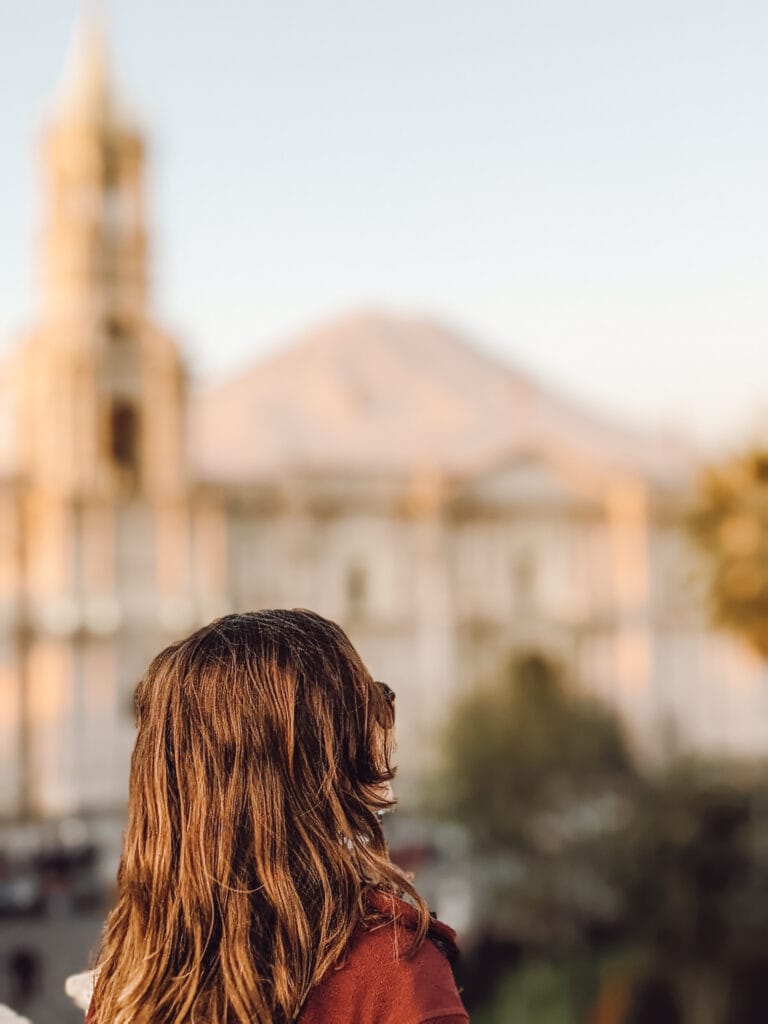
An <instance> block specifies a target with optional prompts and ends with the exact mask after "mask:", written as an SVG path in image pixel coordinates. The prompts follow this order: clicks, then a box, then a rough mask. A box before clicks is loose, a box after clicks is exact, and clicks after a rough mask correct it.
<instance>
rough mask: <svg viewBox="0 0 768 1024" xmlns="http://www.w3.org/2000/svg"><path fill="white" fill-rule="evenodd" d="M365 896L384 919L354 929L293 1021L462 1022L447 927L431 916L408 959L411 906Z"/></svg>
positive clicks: (321, 1023) (349, 1023)
mask: <svg viewBox="0 0 768 1024" xmlns="http://www.w3.org/2000/svg"><path fill="white" fill-rule="evenodd" d="M369 900H370V902H371V903H372V904H373V906H374V908H375V909H376V910H377V911H378V912H379V913H381V914H382V915H383V916H384V917H385V918H387V920H385V922H384V924H382V925H379V926H377V927H375V928H373V929H371V930H366V929H364V928H362V927H359V928H358V929H357V931H356V932H355V934H354V935H353V937H352V941H351V943H350V945H349V949H348V952H347V956H346V958H345V960H344V962H343V963H342V964H341V965H340V966H339V967H337V968H336V969H335V970H333V971H330V972H329V973H328V974H327V975H326V976H325V977H324V978H323V980H322V981H321V982H320V983H319V984H318V985H316V986H315V987H314V988H313V989H312V991H311V992H310V994H309V998H308V999H307V1002H306V1003H305V1005H304V1009H303V1010H302V1012H301V1015H300V1016H299V1020H298V1024H467V1021H468V1020H469V1017H468V1016H467V1011H466V1010H465V1009H464V1006H463V1004H462V1002H461V999H460V998H459V993H458V991H457V990H456V983H455V982H454V980H453V972H452V970H451V965H450V962H449V958H450V959H453V958H454V956H455V955H456V954H457V953H458V950H457V948H456V933H455V932H454V931H453V929H452V928H449V927H448V925H446V924H443V923H442V921H434V920H433V921H432V923H431V924H430V928H429V938H428V939H427V940H426V941H425V942H424V945H423V946H422V947H421V949H420V950H419V952H418V953H417V954H416V955H415V956H414V957H413V958H408V957H407V952H408V949H409V946H410V944H411V942H412V940H413V929H414V928H415V926H416V923H417V920H418V915H417V913H416V911H415V910H414V908H413V907H411V906H410V905H409V904H408V903H405V902H404V901H403V900H398V899H396V898H394V897H392V896H388V895H385V894H383V893H378V892H374V893H371V894H370V896H369ZM443 950H444V951H443Z"/></svg>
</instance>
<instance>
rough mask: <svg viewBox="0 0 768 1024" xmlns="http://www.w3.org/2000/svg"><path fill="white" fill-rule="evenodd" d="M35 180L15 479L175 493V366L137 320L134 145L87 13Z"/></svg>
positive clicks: (92, 489)
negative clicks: (37, 302) (28, 330)
mask: <svg viewBox="0 0 768 1024" xmlns="http://www.w3.org/2000/svg"><path fill="white" fill-rule="evenodd" d="M43 175H44V204H45V205H44V220H43V232H42V253H41V255H42V275H41V277H42V280H41V291H42V294H41V299H42V309H41V321H40V324H39V326H38V328H37V329H36V330H35V332H34V333H33V335H32V336H31V337H30V338H29V340H28V342H27V345H26V346H25V352H24V357H23V363H24V365H23V368H22V371H21V385H22V391H23V394H22V401H21V420H22V422H21V431H20V438H21V444H22V452H21V456H22V463H23V470H24V472H25V475H26V476H27V479H28V481H29V482H30V483H32V484H34V485H36V486H40V487H42V488H43V489H44V490H46V491H50V490H53V491H55V492H57V493H59V494H61V495H65V494H66V495H69V496H76V495H78V496H84V495H91V496H93V495H95V494H99V495H101V496H105V497H106V496H113V497H115V498H119V497H125V496H128V495H131V494H137V493H139V494H146V495H152V496H153V497H160V496H162V495H165V496H168V495H170V494H173V493H174V492H178V491H179V490H180V488H181V487H182V483H183V473H182V464H183V457H182V456H183V452H182V445H183V436H182V433H183V432H182V418H183V391H184V374H183V370H182V366H181V363H180V360H179V356H178V353H177V350H176V347H175V345H174V344H173V342H172V341H171V340H170V339H169V338H167V337H166V336H165V335H163V334H162V333H161V332H159V331H158V330H156V329H155V328H154V326H153V325H152V323H151V321H150V319H149V314H148V287H147V282H148V267H147V228H146V202H145V187H144V141H143V139H142V136H141V134H140V133H139V131H138V129H137V126H136V124H135V123H134V122H133V120H132V118H131V117H130V116H129V114H128V113H127V111H126V109H125V108H124V107H123V105H122V104H121V102H120V99H119V98H118V96H117V94H116V90H115V88H114V85H113V82H112V81H111V76H110V72H109V67H108V61H107V53H106V45H105V40H104V31H103V28H102V26H101V24H100V22H99V21H98V20H97V19H95V18H93V17H92V18H91V19H89V20H86V21H84V22H83V24H82V25H81V26H80V27H79V29H78V32H77V35H76V38H75V41H74V46H73V48H72V52H71V54H70V59H69V64H68V67H67V69H66V73H65V77H64V81H63V85H62V89H61V92H60V95H59V97H58V102H57V103H56V106H55V109H54V113H53V117H52V119H51V122H50V124H49V126H48V129H47V132H46V135H45V140H44V147H43Z"/></svg>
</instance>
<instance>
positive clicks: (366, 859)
mask: <svg viewBox="0 0 768 1024" xmlns="http://www.w3.org/2000/svg"><path fill="white" fill-rule="evenodd" d="M135 709H136V719H137V726H138V735H137V737H136V744H135V748H134V752H133V756H132V759H131V774H130V795H129V819H128V827H127V830H126V833H125V840H124V850H123V857H122V860H121V863H120V868H119V871H118V902H117V905H116V906H115V908H114V910H113V911H112V913H111V915H110V917H109V918H108V921H107V924H106V926H105V932H104V938H103V942H102V948H101V951H100V954H99V957H98V961H97V966H98V967H99V968H100V972H99V977H98V981H97V985H96V991H95V997H94V1005H95V1007H96V1008H97V1013H98V1015H99V1018H100V1019H101V1020H109V1021H111V1022H114V1024H121V1022H122V1021H124V1020H125V1021H128V1020H131V1021H133V1022H136V1024H138V1022H140V1021H144V1020H147V1021H149V1020H151V1021H153V1024H162V1022H164V1021H171V1020H173V1021H179V1022H181V1021H183V1020H187V1019H189V1020H193V1019H194V1020H200V1021H205V1022H206V1024H214V1022H222V1024H223V1022H224V1021H225V1020H227V1021H233V1020H243V1021H246V1020H248V1021H258V1022H273V1021H275V1022H277V1021H289V1020H292V1019H293V1018H294V1017H295V1016H296V1014H297V1013H298V1011H299V1009H300V1006H301V1003H302V1002H303V1001H304V999H305V998H306V995H307V992H308V991H309V988H310V987H311V986H312V985H313V984H315V983H316V982H317V980H319V978H320V977H321V976H322V974H323V973H324V972H325V971H326V970H327V969H328V968H329V967H330V966H331V965H332V964H333V963H334V962H335V961H336V960H337V959H338V958H339V956H340V955H341V954H342V952H343V950H344V947H345V945H346V943H347V941H348V939H349V937H350V934H351V932H352V930H353V929H354V927H355V925H356V923H357V922H358V920H359V919H360V917H361V916H364V915H365V905H364V893H365V889H366V888H367V887H371V886H374V885H382V884H384V885H386V886H388V887H389V888H391V889H394V890H395V891H401V890H405V891H406V892H408V893H409V894H410V895H411V896H412V897H414V898H416V899H417V900H418V897H417V896H416V894H415V892H414V891H413V889H412V888H411V886H410V885H409V883H408V882H407V880H406V879H405V878H404V876H403V875H402V874H401V873H400V872H399V870H398V869H397V868H396V867H395V866H394V865H393V864H392V863H391V862H390V860H389V857H388V854H387V849H386V844H385V842H384V838H383V835H382V832H381V828H380V825H379V821H378V817H377V813H376V812H377V811H379V810H382V809H384V808H386V807H388V806H391V803H392V801H391V799H390V798H389V794H388V793H387V790H386V787H387V783H388V781H389V780H390V779H391V778H392V775H393V769H392V767H391V764H390V752H391V743H392V729H393V724H394V702H393V695H392V692H391V691H390V690H389V689H388V687H386V686H384V685H383V684H382V683H378V682H376V681H374V680H373V679H372V678H371V675H370V674H369V672H368V671H367V669H366V668H365V666H364V665H363V663H362V661H361V660H360V657H359V656H358V654H357V652H356V651H355V649H354V647H353V646H352V644H351V643H350V641H349V639H348V638H347V636H346V635H345V633H344V632H343V630H341V629H340V628H339V626H337V625H336V624H335V623H332V622H329V621H328V620H327V619H324V618H322V617H321V616H319V615H316V614H314V613H313V612H309V611H302V610H293V611H288V610H275V611H261V612H252V613H248V614H243V615H227V616H224V617H223V618H221V619H217V620H216V621H214V622H212V623H211V624H210V625H208V626H205V627H203V628H202V629H199V630H198V631H197V632H195V633H193V634H192V635H191V636H189V637H187V638H186V639H184V640H181V641H179V642H177V643H174V644H172V645H171V646H170V647H168V648H166V649H165V650H164V651H162V652H161V653H160V654H158V655H157V657H156V658H155V659H154V660H153V661H152V663H151V664H150V666H149V668H148V670H147V672H146V674H145V676H144V677H143V679H142V680H141V681H140V683H139V684H138V687H137V689H136V695H135ZM421 907H422V911H424V914H425V916H426V912H425V910H424V908H423V904H422V905H421Z"/></svg>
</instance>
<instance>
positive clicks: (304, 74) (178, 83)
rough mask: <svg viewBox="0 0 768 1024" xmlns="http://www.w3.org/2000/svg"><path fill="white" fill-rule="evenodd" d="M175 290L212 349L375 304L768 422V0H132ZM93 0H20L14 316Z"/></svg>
mask: <svg viewBox="0 0 768 1024" xmlns="http://www.w3.org/2000/svg"><path fill="white" fill-rule="evenodd" d="M107 7H108V15H109V23H110V35H111V43H112V50H113V53H114V57H115V65H116V74H117V77H118V80H119V82H120V83H121V85H122V91H123V93H124V94H125V95H126V96H127V98H128V99H129V100H130V101H131V104H132V106H133V108H134V109H135V110H136V111H137V112H138V113H139V114H140V116H141V118H142V120H143V121H144V123H145V124H146V126H147V130H148V133H149V137H150V140H151V144H152V150H151V157H152V164H151V174H152V193H151V196H152V208H153V218H154V225H155V239H154V266H155V271H156V273H155V284H156V294H155V300H156V301H155V304H156V309H157V312H158V314H159V316H160V317H161V318H162V320H163V321H164V322H165V323H166V324H167V325H168V326H170V327H171V328H172V329H174V330H176V331H178V332H179V333H180V335H181V337H182V339H183V342H184V345H185V347H186V350H187V352H188V353H189V354H190V356H191V359H192V364H193V367H194V368H195V369H196V371H197V372H198V373H218V372H222V371H227V370H229V369H232V368H233V367H236V366H237V365H239V364H242V363H246V362H248V361H249V360H252V359H254V358H256V357H257V356H258V355H259V354H261V353H263V352H265V351H267V350H270V349H273V348H274V347H275V346H276V345H279V343H280V342H281V340H283V339H285V338H286V337H288V336H290V335H291V334H292V333H293V332H295V331H296V330H297V329H301V328H303V327H308V326H311V325H312V324H313V323H315V322H317V321H318V320H320V319H325V318H327V317H328V316H332V315H335V314H338V313H340V312H343V311H345V310H349V309H351V308H359V307H361V306H376V307H383V308H391V309H393V310H396V311H405V312H409V311H414V312H417V313H420V314H423V313H427V314H433V315H436V316H438V317H440V318H442V319H445V320H447V321H450V322H452V323H454V324H455V325H457V326H459V327H461V328H464V329H466V330H467V331H468V332H469V333H471V334H472V335H473V336H474V337H475V338H477V339H478V340H479V341H480V342H481V343H483V344H484V345H486V346H487V347H488V348H491V349H494V350H495V351H498V352H502V353H503V354H505V355H506V356H507V358H508V359H509V360H511V361H513V362H515V363H517V364H518V365H521V366H523V367H526V368H528V369H530V370H532V371H533V372H534V373H536V374H538V375H540V376H542V377H544V378H546V379H548V380H550V381H551V382H552V384H554V385H556V386H559V387H560V388H562V389H563V390H565V391H566V392H568V393H570V394H572V395H576V396H579V397H581V398H583V399H585V400H587V401H588V402H590V403H593V404H595V405H597V406H599V407H601V408H603V409H605V410H608V411H618V412H620V413H623V414H624V416H625V417H628V418H634V419H640V420H643V421H647V422H654V423H659V422H664V423H666V424H679V425H681V426H683V427H684V428H686V429H688V430H691V431H693V432H695V433H696V434H697V435H698V436H699V437H700V438H702V439H704V440H706V441H712V440H713V439H718V438H722V439H734V438H738V437H739V436H747V432H748V431H750V430H752V431H754V429H755V428H754V424H755V422H757V421H758V420H759V419H760V418H762V421H763V422H764V424H765V434H766V436H767V437H768V412H767V411H766V410H768V198H767V195H768V123H767V122H768V117H767V114H766V111H767V110H768V59H767V54H768V4H766V3H765V2H764V0H754V2H746V0H730V2H728V3H725V2H724V0H719V2H717V3H715V2H711V0H690V2H688V0H664V2H657V0H644V2H643V3H638V2H636V0H632V2H628V0H528V2H525V3H522V2H518V0H385V2H382V0H348V2H339V0H322V2H320V0H291V2H290V3H287V2H275V0H269V2H267V0H219V2H217V3H213V2H208V0H161V2H160V0H112V2H111V3H109V4H107ZM77 10H78V4H77V3H76V2H75V0H24V2H23V3H22V2H11V0H7V2H5V3H3V4H2V5H0V134H1V137H2V160H0V339H2V341H3V342H5V343H7V344H10V343H11V340H12V339H13V337H14V335H15V334H16V333H17V331H18V329H19V328H20V327H21V326H23V325H24V324H25V323H26V322H27V321H28V320H29V319H30V316H31V314H32V312H33V309H34V290H33V283H34V274H33V256H34V237H35V231H36V228H37V213H38V208H39V206H38V193H37V189H38V185H39V181H38V177H37V168H36V163H35V157H34V146H35V143H36V139H37V137H38V134H39V126H40V124H41V120H42V117H43V114H44V112H45V110H46V109H47V107H48V106H49V105H50V99H51V97H52V95H53V93H54V91H55V88H56V85H57V81H58V79H59V77H60V73H61V68H62V65H63V61H64V57H65V54H66V50H67V47H68V44H69V37H70V34H71V30H72V26H73V24H74V21H75V18H76V14H77Z"/></svg>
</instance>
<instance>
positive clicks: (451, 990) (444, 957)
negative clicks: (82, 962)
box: [86, 892, 469, 1024]
mask: <svg viewBox="0 0 768 1024" xmlns="http://www.w3.org/2000/svg"><path fill="white" fill-rule="evenodd" d="M368 898H369V902H370V904H371V906H372V907H373V909H375V910H376V911H377V912H378V913H379V914H380V915H381V917H382V923H381V924H379V925H376V926H375V927H373V928H370V929H367V928H364V927H363V926H362V925H360V926H359V927H358V928H357V929H356V931H355V933H354V935H353V936H352V940H351V942H350V944H349V947H348V949H347V953H346V956H345V957H344V960H343V962H342V963H341V964H339V966H337V967H336V968H335V969H334V970H332V971H330V972H329V973H328V974H326V976H325V977H324V978H323V980H322V981H321V982H319V984H317V985H315V987H314V988H313V989H312V991H311V992H310V994H309V997H308V999H307V1001H306V1003H305V1004H304V1008H303V1009H302V1011H301V1013H300V1015H299V1017H298V1021H297V1024H467V1022H468V1021H469V1017H468V1016H467V1011H466V1010H465V1009H464V1006H463V1004H462V1002H461V999H460V998H459V993H458V991H457V989H456V983H455V982H454V980H453V972H452V970H451V965H450V960H452V959H453V958H454V957H455V956H456V955H457V954H458V949H457V948H456V933H455V932H454V931H453V929H452V928H449V927H448V925H446V924H443V923H442V921H436V920H432V922H431V923H430V927H429V933H428V934H429V938H427V939H426V940H425V942H424V944H423V946H422V947H421V949H420V950H419V951H418V953H416V954H415V956H412V957H409V956H408V951H409V948H410V945H411V943H412V941H413V930H414V928H415V927H416V924H417V921H418V914H417V912H416V910H415V909H414V908H413V907H411V906H410V904H408V903H405V902H404V901H403V900H400V899H397V898H396V897H393V896H389V895H386V894H384V893H379V892H373V893H370V894H369V897H368ZM86 1024H96V1018H95V1016H94V1015H93V1012H92V1009H91V1010H89V1011H88V1016H87V1017H86Z"/></svg>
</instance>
